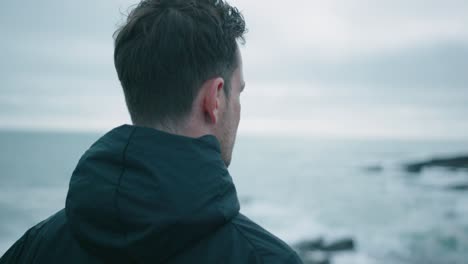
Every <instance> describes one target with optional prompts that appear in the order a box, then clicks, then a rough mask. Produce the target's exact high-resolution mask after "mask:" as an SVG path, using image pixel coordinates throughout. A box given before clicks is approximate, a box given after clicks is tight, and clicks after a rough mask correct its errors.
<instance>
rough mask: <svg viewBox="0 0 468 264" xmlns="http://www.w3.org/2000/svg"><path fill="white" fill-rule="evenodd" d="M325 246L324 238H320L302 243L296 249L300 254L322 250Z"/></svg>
mask: <svg viewBox="0 0 468 264" xmlns="http://www.w3.org/2000/svg"><path fill="white" fill-rule="evenodd" d="M323 244H324V242H323V238H321V237H320V238H317V239H312V240H306V241H301V242H299V243H298V244H297V245H296V246H294V247H295V248H296V249H297V250H299V251H300V252H304V251H315V250H322V248H323Z"/></svg>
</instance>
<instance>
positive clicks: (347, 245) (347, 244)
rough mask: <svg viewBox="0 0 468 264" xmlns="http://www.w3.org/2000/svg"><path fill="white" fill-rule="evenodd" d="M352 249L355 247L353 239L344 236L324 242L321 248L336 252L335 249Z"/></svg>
mask: <svg viewBox="0 0 468 264" xmlns="http://www.w3.org/2000/svg"><path fill="white" fill-rule="evenodd" d="M354 249H355V245H354V240H353V239H351V238H344V239H340V240H337V241H334V242H331V243H330V244H325V245H324V246H323V249H322V250H324V251H328V252H330V251H333V252H336V251H350V250H354Z"/></svg>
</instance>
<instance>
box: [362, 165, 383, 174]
mask: <svg viewBox="0 0 468 264" xmlns="http://www.w3.org/2000/svg"><path fill="white" fill-rule="evenodd" d="M383 170H384V167H383V166H381V165H372V166H367V167H364V171H366V172H369V173H380V172H382V171H383Z"/></svg>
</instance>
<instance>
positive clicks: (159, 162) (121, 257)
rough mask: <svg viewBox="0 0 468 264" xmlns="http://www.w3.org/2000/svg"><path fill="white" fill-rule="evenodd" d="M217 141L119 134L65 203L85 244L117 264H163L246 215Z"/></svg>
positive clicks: (96, 152) (92, 154)
mask: <svg viewBox="0 0 468 264" xmlns="http://www.w3.org/2000/svg"><path fill="white" fill-rule="evenodd" d="M239 209H240V207H239V202H238V199H237V194H236V189H235V187H234V184H233V182H232V178H231V176H230V175H229V172H228V170H227V168H226V166H225V164H224V162H223V160H222V158H221V152H220V146H219V142H218V140H217V139H216V137H214V136H212V135H206V136H202V137H200V138H189V137H184V136H179V135H173V134H169V133H166V132H162V131H158V130H155V129H152V128H144V127H136V126H131V125H123V126H120V127H118V128H115V129H113V130H112V131H110V132H109V133H107V134H106V135H104V136H103V137H102V138H100V139H99V140H98V141H97V142H96V143H94V144H93V145H92V146H91V148H90V149H89V150H88V151H87V152H86V153H85V154H84V155H83V156H82V158H81V159H80V161H79V163H78V165H77V167H76V169H75V170H74V172H73V175H72V178H71V181H70V186H69V191H68V195H67V201H66V213H67V217H68V221H69V223H70V227H71V230H72V232H73V233H74V235H75V236H76V237H77V238H78V240H79V241H80V242H81V244H82V245H83V246H84V247H85V248H87V249H88V250H91V251H93V252H94V254H97V255H99V256H101V257H103V258H105V259H108V260H112V261H117V262H138V263H162V262H164V261H166V260H168V259H170V258H171V257H172V256H174V255H176V254H177V253H178V252H180V251H182V250H184V249H185V248H187V247H190V246H191V245H192V244H194V243H196V242H197V241H199V240H200V239H202V238H204V237H205V236H208V235H209V234H211V233H212V232H214V231H215V230H216V229H218V228H219V227H221V226H222V225H223V224H225V223H226V222H228V221H230V220H231V219H232V218H233V217H234V216H235V215H237V214H238V212H239Z"/></svg>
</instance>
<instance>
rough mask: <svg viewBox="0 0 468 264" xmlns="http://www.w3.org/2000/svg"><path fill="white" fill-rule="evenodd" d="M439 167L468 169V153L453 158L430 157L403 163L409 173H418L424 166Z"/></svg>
mask: <svg viewBox="0 0 468 264" xmlns="http://www.w3.org/2000/svg"><path fill="white" fill-rule="evenodd" d="M430 167H440V168H446V169H451V170H457V169H468V155H467V156H459V157H453V158H441V159H431V160H428V161H423V162H415V163H409V164H406V165H404V169H405V170H406V171H407V172H411V173H420V172H421V171H422V170H423V169H425V168H430Z"/></svg>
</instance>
